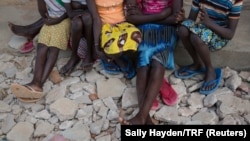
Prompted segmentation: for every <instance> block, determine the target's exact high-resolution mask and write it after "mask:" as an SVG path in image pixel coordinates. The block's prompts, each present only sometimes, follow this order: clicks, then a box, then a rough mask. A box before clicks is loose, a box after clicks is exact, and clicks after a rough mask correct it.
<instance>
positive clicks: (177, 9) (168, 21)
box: [157, 0, 183, 24]
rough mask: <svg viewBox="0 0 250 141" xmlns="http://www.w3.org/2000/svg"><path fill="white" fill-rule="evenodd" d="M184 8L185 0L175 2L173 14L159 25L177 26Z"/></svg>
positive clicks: (175, 0)
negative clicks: (179, 15) (178, 17)
mask: <svg viewBox="0 0 250 141" xmlns="http://www.w3.org/2000/svg"><path fill="white" fill-rule="evenodd" d="M182 6H183V0H174V3H173V7H172V13H171V14H170V15H169V16H167V17H165V19H164V20H161V21H159V22H157V23H160V24H176V23H177V15H178V13H180V12H181V10H182Z"/></svg>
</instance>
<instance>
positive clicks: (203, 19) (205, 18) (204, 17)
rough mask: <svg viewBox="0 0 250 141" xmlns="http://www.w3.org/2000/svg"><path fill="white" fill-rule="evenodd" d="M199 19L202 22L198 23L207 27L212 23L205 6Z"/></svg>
mask: <svg viewBox="0 0 250 141" xmlns="http://www.w3.org/2000/svg"><path fill="white" fill-rule="evenodd" d="M198 18H199V20H200V21H199V22H198V23H201V24H204V25H207V24H208V23H209V22H211V19H210V18H209V16H208V14H207V11H206V9H205V8H204V7H203V6H202V7H201V8H200V12H199V15H198Z"/></svg>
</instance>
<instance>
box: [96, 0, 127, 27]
mask: <svg viewBox="0 0 250 141" xmlns="http://www.w3.org/2000/svg"><path fill="white" fill-rule="evenodd" d="M95 1H96V5H97V10H98V12H99V15H100V17H101V20H102V22H103V23H109V24H116V23H120V22H123V21H125V16H124V11H123V0H95Z"/></svg>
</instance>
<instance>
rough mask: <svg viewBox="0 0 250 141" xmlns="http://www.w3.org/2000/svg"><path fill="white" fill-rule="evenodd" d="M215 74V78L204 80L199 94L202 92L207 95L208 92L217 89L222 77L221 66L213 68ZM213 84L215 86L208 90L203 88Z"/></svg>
mask: <svg viewBox="0 0 250 141" xmlns="http://www.w3.org/2000/svg"><path fill="white" fill-rule="evenodd" d="M214 71H215V74H216V79H215V80H211V81H208V82H204V83H203V84H202V86H201V88H200V94H203V95H208V94H211V93H213V92H214V91H215V90H217V89H218V87H219V85H220V81H221V79H222V70H221V68H216V69H215V70H214ZM213 84H215V86H214V87H213V88H212V89H210V90H204V88H206V87H208V86H210V85H213Z"/></svg>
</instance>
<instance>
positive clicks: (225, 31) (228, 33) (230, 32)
mask: <svg viewBox="0 0 250 141" xmlns="http://www.w3.org/2000/svg"><path fill="white" fill-rule="evenodd" d="M199 19H200V21H199V23H201V24H204V25H206V26H207V27H208V28H210V29H211V30H213V31H214V32H215V33H217V34H218V35H220V36H221V37H223V38H225V39H228V40H230V39H232V38H233V36H234V34H235V31H236V27H237V25H238V22H239V19H229V22H228V27H222V26H220V25H218V24H216V23H214V22H213V20H211V19H210V18H209V16H208V15H207V12H206V10H205V9H204V8H201V11H200V14H199Z"/></svg>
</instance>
